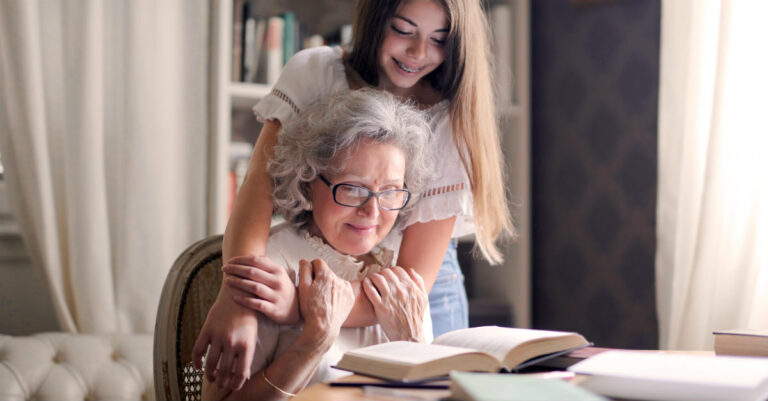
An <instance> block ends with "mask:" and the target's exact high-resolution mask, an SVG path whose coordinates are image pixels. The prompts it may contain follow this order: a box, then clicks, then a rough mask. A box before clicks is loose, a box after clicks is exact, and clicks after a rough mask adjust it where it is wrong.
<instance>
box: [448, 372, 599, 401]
mask: <svg viewBox="0 0 768 401" xmlns="http://www.w3.org/2000/svg"><path fill="white" fill-rule="evenodd" d="M450 389H451V399H452V400H457V401H552V400H569V401H608V399H607V398H605V397H602V396H599V395H597V394H594V393H591V392H589V391H587V390H585V389H582V388H580V387H577V386H575V385H573V384H571V383H568V382H565V381H562V380H559V379H542V378H539V377H531V375H517V374H504V373H474V372H451V384H450Z"/></svg>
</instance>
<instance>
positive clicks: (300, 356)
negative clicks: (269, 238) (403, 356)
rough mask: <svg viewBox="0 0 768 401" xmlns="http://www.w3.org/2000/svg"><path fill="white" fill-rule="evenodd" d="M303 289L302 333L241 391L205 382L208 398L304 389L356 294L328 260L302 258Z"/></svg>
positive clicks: (275, 395)
mask: <svg viewBox="0 0 768 401" xmlns="http://www.w3.org/2000/svg"><path fill="white" fill-rule="evenodd" d="M300 265H301V266H300V268H299V288H298V292H299V294H300V297H301V300H302V301H301V305H300V308H301V312H302V314H303V315H304V317H305V320H304V327H303V329H302V331H301V334H300V335H299V337H298V338H297V339H296V341H294V342H292V343H291V344H290V345H289V346H288V348H287V349H286V350H285V351H283V352H281V353H280V354H278V355H277V356H276V357H275V359H274V360H273V361H272V363H270V364H269V366H267V367H266V368H265V369H264V370H262V371H260V372H256V374H255V375H253V377H251V378H250V379H249V380H248V381H247V382H246V384H245V386H244V387H243V388H242V390H240V391H234V392H232V391H231V390H229V389H219V388H216V387H215V386H213V384H212V383H211V382H207V381H206V382H204V383H203V397H202V399H204V400H208V399H211V400H219V399H222V398H224V399H233V400H245V399H257V400H282V399H287V398H290V396H291V394H293V393H297V392H298V391H299V390H301V389H303V388H304V387H305V386H306V385H307V383H308V382H309V381H310V379H311V378H312V375H313V374H314V372H315V370H316V369H317V367H318V366H319V364H320V362H321V361H322V359H323V356H324V355H325V353H326V352H328V350H329V349H330V348H331V346H332V345H333V343H334V342H335V341H336V338H337V337H338V335H339V332H340V329H341V322H342V321H343V320H344V318H346V316H347V314H348V313H349V311H350V309H351V308H352V302H353V297H354V295H353V294H352V289H351V287H350V285H349V283H348V282H347V281H345V280H342V279H341V278H339V277H338V276H336V275H335V274H334V273H333V272H332V271H331V269H330V268H329V267H328V265H326V264H325V262H323V261H321V260H319V259H317V260H314V261H312V262H311V263H310V262H308V261H304V260H303V261H301V262H300Z"/></svg>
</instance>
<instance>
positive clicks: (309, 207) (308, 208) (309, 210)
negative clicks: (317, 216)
mask: <svg viewBox="0 0 768 401" xmlns="http://www.w3.org/2000/svg"><path fill="white" fill-rule="evenodd" d="M304 210H306V211H308V212H311V211H312V201H309V206H307V207H305V208H304Z"/></svg>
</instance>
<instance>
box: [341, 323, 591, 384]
mask: <svg viewBox="0 0 768 401" xmlns="http://www.w3.org/2000/svg"><path fill="white" fill-rule="evenodd" d="M589 345H590V343H588V342H587V340H586V339H585V338H584V337H583V336H582V335H580V334H578V333H572V332H562V331H548V330H532V329H517V328H509V327H497V326H483V327H473V328H468V329H461V330H455V331H451V332H448V333H445V334H442V335H440V336H439V337H437V338H436V339H435V340H434V341H432V343H431V344H425V343H415V342H407V341H395V342H390V343H383V344H377V345H371V346H368V347H363V348H358V349H354V350H350V351H347V352H346V353H345V354H344V355H343V356H342V358H341V360H340V361H339V363H338V364H337V365H336V367H337V368H340V369H344V370H349V371H352V372H355V373H359V374H364V375H369V376H374V377H380V378H384V379H390V380H401V381H414V380H422V379H426V378H432V377H438V376H444V375H447V374H448V373H449V372H450V371H452V370H462V371H481V372H498V371H500V370H509V371H512V370H518V369H522V368H525V367H527V366H531V365H534V364H536V363H539V362H541V361H543V360H545V359H548V358H552V357H555V356H557V355H559V354H562V353H567V352H570V351H573V350H574V349H578V348H581V347H586V346H589Z"/></svg>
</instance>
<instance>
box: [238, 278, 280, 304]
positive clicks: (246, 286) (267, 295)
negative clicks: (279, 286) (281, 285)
mask: <svg viewBox="0 0 768 401" xmlns="http://www.w3.org/2000/svg"><path fill="white" fill-rule="evenodd" d="M226 283H227V285H228V286H230V287H232V288H237V289H239V290H243V291H245V292H247V293H249V294H253V295H255V296H257V297H260V298H264V299H266V300H267V301H273V302H274V300H275V291H274V290H273V289H272V288H269V287H267V286H266V285H265V284H262V283H259V282H256V281H251V280H243V279H241V278H236V277H227V279H226Z"/></svg>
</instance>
